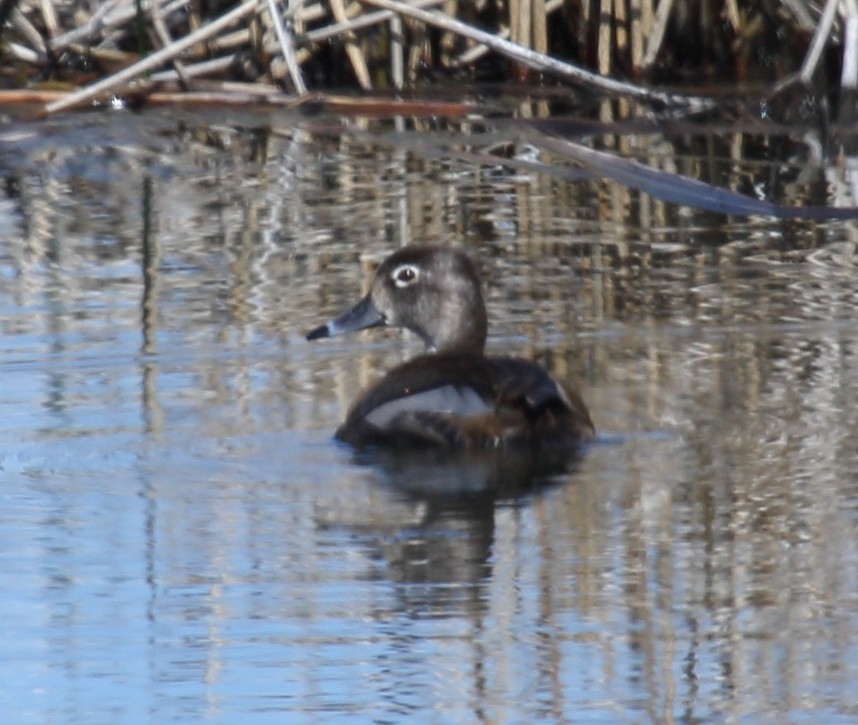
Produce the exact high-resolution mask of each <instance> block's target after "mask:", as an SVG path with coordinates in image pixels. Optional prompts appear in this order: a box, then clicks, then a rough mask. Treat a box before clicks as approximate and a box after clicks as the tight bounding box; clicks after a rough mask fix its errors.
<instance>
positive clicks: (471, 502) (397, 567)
mask: <svg viewBox="0 0 858 725" xmlns="http://www.w3.org/2000/svg"><path fill="white" fill-rule="evenodd" d="M354 461H355V462H356V463H358V464H359V465H360V466H362V467H365V468H366V469H367V470H368V471H369V472H371V474H372V478H373V479H374V481H375V484H376V487H377V488H378V489H380V490H381V491H383V492H385V493H386V494H387V496H384V497H382V499H381V500H379V498H377V497H376V498H375V503H376V504H377V505H379V504H380V505H381V506H382V507H384V508H388V504H389V513H390V517H388V515H387V513H385V511H379V510H376V511H374V512H373V520H374V524H372V525H371V526H370V528H371V529H372V534H373V535H374V536H378V535H379V534H381V536H380V537H379V538H378V539H377V541H376V544H375V545H374V547H373V548H375V551H376V555H377V556H378V560H379V561H380V562H383V565H384V568H383V570H376V574H377V575H379V578H381V579H385V580H387V581H390V582H393V583H395V584H397V585H402V586H398V587H397V597H398V599H399V601H400V605H399V606H400V609H401V611H402V612H407V613H409V615H413V616H433V617H438V616H461V615H463V614H465V615H467V616H469V617H472V616H475V615H477V616H479V615H481V614H482V613H483V612H484V610H485V608H486V606H487V602H488V597H487V595H486V592H485V591H484V587H486V586H487V585H488V582H489V581H490V580H491V578H492V574H493V571H492V569H493V563H492V552H493V550H494V549H495V547H496V535H497V532H496V527H497V518H498V512H499V511H500V510H506V511H508V510H510V509H516V508H518V507H525V506H527V505H528V504H529V503H530V501H532V500H533V498H534V497H536V496H538V495H539V493H540V492H542V491H544V490H546V489H548V488H550V487H553V486H557V485H559V484H561V483H563V482H566V481H568V479H569V476H570V474H571V473H572V472H573V471H574V470H575V467H576V465H577V461H578V458H577V456H570V454H569V452H568V451H565V452H564V454H563V455H560V453H559V452H558V454H557V455H556V456H546V454H545V451H544V450H543V451H542V452H541V453H540V454H539V455H537V454H536V452H535V451H521V452H516V453H513V454H511V453H509V452H507V453H505V454H501V453H498V452H484V453H476V452H451V451H444V452H440V451H427V450H419V449H418V450H410V451H404V450H391V449H383V450H374V451H364V452H361V453H360V454H356V455H355V458H354ZM404 510H408V511H409V512H410V516H408V517H404V516H403V515H402V514H403V511H404ZM382 521H383V522H384V523H383V524H382V523H381V522H382Z"/></svg>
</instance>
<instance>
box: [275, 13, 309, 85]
mask: <svg viewBox="0 0 858 725" xmlns="http://www.w3.org/2000/svg"><path fill="white" fill-rule="evenodd" d="M268 12H269V14H270V16H271V22H272V23H273V24H274V32H275V34H276V35H277V40H278V42H279V43H280V52H281V53H282V55H283V60H284V61H285V62H286V68H288V70H289V77H290V78H291V79H292V86H293V87H294V88H295V93H297V94H298V95H299V96H303V95H305V94H306V93H307V86H306V85H305V84H304V78H303V76H302V75H301V69H300V67H299V66H298V61H297V60H296V59H295V49H294V46H293V44H292V34H291V33H290V32H289V29H288V28H287V27H286V26H285V25H284V24H283V19H282V18H281V17H280V13H279V12H278V8H277V2H276V0H268Z"/></svg>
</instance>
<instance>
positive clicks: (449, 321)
mask: <svg viewBox="0 0 858 725" xmlns="http://www.w3.org/2000/svg"><path fill="white" fill-rule="evenodd" d="M435 327H436V329H435V334H434V335H433V336H431V338H424V342H425V343H426V348H427V350H430V351H432V352H465V353H472V354H474V355H482V354H483V351H484V350H485V347H486V333H487V328H488V324H487V321H486V310H485V307H482V306H480V307H478V308H477V309H474V310H470V311H469V312H468V313H467V314H462V312H461V310H458V309H442V310H441V312H440V314H439V316H438V319H437V324H436V326H435Z"/></svg>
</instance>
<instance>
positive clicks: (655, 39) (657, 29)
mask: <svg viewBox="0 0 858 725" xmlns="http://www.w3.org/2000/svg"><path fill="white" fill-rule="evenodd" d="M672 8H673V0H661V1H660V2H659V4H658V8H657V9H656V11H655V17H654V18H653V22H652V32H651V33H650V34H649V35H648V36H647V44H646V53H645V54H644V59H643V67H644V69H647V68H651V67H652V65H653V64H654V63H655V59H656V56H657V55H658V51H659V49H660V48H661V44H662V42H663V41H664V33H665V31H666V30H667V21H668V18H670V11H671V9H672Z"/></svg>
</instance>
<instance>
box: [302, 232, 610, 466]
mask: <svg viewBox="0 0 858 725" xmlns="http://www.w3.org/2000/svg"><path fill="white" fill-rule="evenodd" d="M380 325H389V326H395V327H405V328H407V329H409V330H411V331H413V332H415V333H416V334H417V335H419V336H420V337H421V338H422V339H423V341H424V342H425V343H426V346H427V348H428V350H429V353H428V354H426V355H421V356H419V357H416V358H413V359H412V360H409V361H407V362H406V363H404V364H402V365H400V366H398V367H396V368H394V369H393V370H391V371H390V372H388V373H387V375H386V376H385V377H384V378H382V379H381V380H380V381H378V382H377V383H376V384H374V385H372V386H370V387H369V388H368V389H367V390H365V391H364V392H363V393H361V395H360V396H359V397H358V399H357V400H356V401H355V403H354V404H353V405H352V407H351V409H350V410H349V413H348V415H347V416H346V420H345V421H344V422H343V424H342V425H341V426H340V427H339V428H338V429H337V433H336V436H337V438H339V439H340V440H343V441H346V442H347V443H350V444H351V445H353V446H355V447H358V448H363V447H366V446H369V445H400V446H405V445H418V446H433V447H442V448H453V449H471V450H473V449H486V448H489V449H497V448H512V447H521V446H526V447H569V446H576V445H578V444H580V443H582V442H585V441H589V440H591V439H592V438H593V437H594V436H595V429H594V427H593V423H592V421H591V419H590V413H589V411H588V410H587V406H586V404H585V403H584V401H583V399H582V398H581V396H580V395H579V394H578V393H577V392H576V391H575V390H573V389H571V388H569V387H567V386H564V385H562V384H560V383H558V382H557V381H556V380H554V379H553V378H552V377H551V376H550V375H549V374H548V373H547V372H546V371H545V370H543V369H542V368H541V367H539V366H538V365H536V364H535V363H533V362H530V361H528V360H523V359H520V358H510V357H487V356H485V355H484V354H483V350H484V347H485V340H486V327H487V324H486V311H485V304H484V302H483V297H482V292H481V290H480V281H479V277H478V275H477V273H476V270H475V268H474V265H473V263H472V262H471V260H470V259H469V258H468V257H467V255H465V253H464V252H461V251H459V250H455V249H448V248H444V247H405V248H404V249H401V250H399V251H398V252H396V253H394V254H393V255H391V256H390V257H388V258H387V259H386V260H385V261H384V262H383V263H382V264H381V266H380V267H379V268H378V270H377V271H376V273H375V276H374V278H373V283H372V286H371V289H370V291H369V293H368V294H367V295H366V297H364V298H363V299H362V300H361V301H360V302H359V303H358V304H357V305H355V307H353V308H352V309H350V310H348V311H347V312H345V313H344V314H342V315H340V316H339V317H338V318H336V319H334V320H331V321H330V322H328V323H326V324H325V325H322V326H320V327H318V328H316V329H314V330H312V331H311V332H310V333H309V334H308V335H307V339H309V340H315V339H318V338H322V337H331V336H333V335H338V334H342V333H345V332H349V331H352V330H359V329H364V328H367V327H376V326H380Z"/></svg>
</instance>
